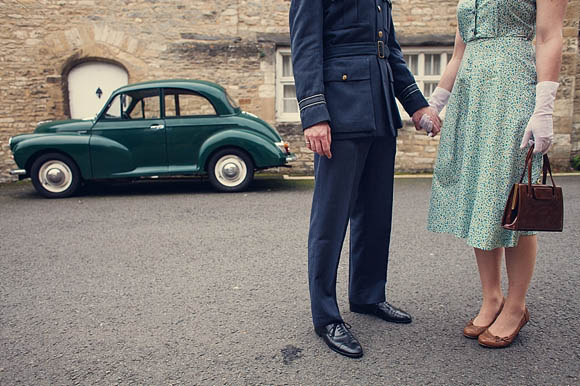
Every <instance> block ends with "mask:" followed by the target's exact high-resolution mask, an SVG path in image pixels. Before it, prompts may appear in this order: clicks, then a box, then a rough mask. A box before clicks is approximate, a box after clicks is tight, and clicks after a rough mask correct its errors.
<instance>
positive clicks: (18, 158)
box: [12, 133, 92, 179]
mask: <svg viewBox="0 0 580 386" xmlns="http://www.w3.org/2000/svg"><path fill="white" fill-rule="evenodd" d="M12 152H13V154H14V161H15V162H16V164H17V165H18V166H19V167H21V168H23V169H26V172H27V173H30V170H29V169H30V166H31V165H32V162H34V160H35V159H36V158H37V157H38V156H40V155H42V154H46V153H52V152H55V153H62V154H65V155H67V156H69V157H70V158H72V159H73V161H75V162H76V164H77V166H78V167H79V170H80V172H81V176H82V177H83V179H89V178H91V177H92V172H91V161H90V157H89V136H88V135H80V134H77V133H54V134H53V133H51V134H37V135H30V136H29V137H28V138H26V139H23V140H22V141H19V142H18V143H17V144H15V145H14V148H13V149H12Z"/></svg>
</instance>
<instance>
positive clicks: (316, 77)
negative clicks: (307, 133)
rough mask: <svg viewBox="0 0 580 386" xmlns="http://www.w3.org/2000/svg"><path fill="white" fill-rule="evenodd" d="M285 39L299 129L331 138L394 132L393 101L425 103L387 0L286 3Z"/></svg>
mask: <svg viewBox="0 0 580 386" xmlns="http://www.w3.org/2000/svg"><path fill="white" fill-rule="evenodd" d="M290 38H291V46H292V63H293V66H294V79H295V82H296V96H297V99H298V104H299V107H300V117H301V120H302V127H303V128H305V129H306V128H308V127H310V126H312V125H314V124H316V123H320V122H324V121H328V122H329V123H330V126H331V129H332V134H333V138H336V137H339V138H340V137H361V136H362V137H364V136H376V135H387V134H390V135H396V129H398V128H400V127H402V122H401V117H400V116H399V111H398V109H397V105H396V103H395V97H397V98H398V99H399V101H400V102H401V104H402V105H403V107H404V108H405V110H406V111H407V113H409V115H412V114H413V113H414V112H415V111H417V110H418V109H420V108H421V107H425V106H428V103H427V101H426V100H425V98H424V97H423V94H422V93H421V92H420V90H419V88H418V87H417V84H416V83H415V78H414V77H413V75H412V74H411V72H410V71H409V69H408V67H407V64H406V63H405V60H404V59H403V54H402V52H401V47H400V46H399V43H397V40H396V38H395V30H394V27H393V19H392V15H391V1H390V0H292V4H291V6H290Z"/></svg>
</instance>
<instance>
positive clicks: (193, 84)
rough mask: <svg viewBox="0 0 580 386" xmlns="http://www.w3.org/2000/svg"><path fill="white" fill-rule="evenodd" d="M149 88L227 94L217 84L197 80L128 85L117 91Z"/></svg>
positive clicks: (158, 81)
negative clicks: (184, 89)
mask: <svg viewBox="0 0 580 386" xmlns="http://www.w3.org/2000/svg"><path fill="white" fill-rule="evenodd" d="M149 87H181V88H188V89H192V90H199V89H200V88H201V89H214V90H215V91H220V92H225V89H224V88H223V87H222V86H220V85H219V84H217V83H213V82H208V81H205V80H195V79H164V80H150V81H147V82H139V83H132V84H128V85H126V86H122V87H119V88H118V89H117V90H115V91H133V90H139V89H142V88H149Z"/></svg>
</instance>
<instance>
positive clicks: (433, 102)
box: [413, 87, 451, 137]
mask: <svg viewBox="0 0 580 386" xmlns="http://www.w3.org/2000/svg"><path fill="white" fill-rule="evenodd" d="M449 97H451V93H450V92H449V91H447V90H445V89H444V88H442V87H437V88H436V89H435V91H433V94H431V98H429V106H431V108H432V109H433V110H435V111H436V113H437V119H438V120H439V125H436V123H437V121H435V120H433V119H432V117H431V116H430V115H428V114H424V115H422V116H421V118H420V119H419V127H417V124H416V123H415V128H416V129H417V130H421V129H423V130H425V131H426V132H427V133H428V134H429V136H430V137H434V136H436V135H437V134H438V133H439V132H440V131H441V120H440V119H439V114H440V113H441V111H442V110H443V109H444V108H445V106H446V105H447V102H448V101H449ZM413 122H415V120H414V119H413Z"/></svg>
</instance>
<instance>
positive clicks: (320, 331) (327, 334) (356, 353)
mask: <svg viewBox="0 0 580 386" xmlns="http://www.w3.org/2000/svg"><path fill="white" fill-rule="evenodd" d="M349 329H350V326H347V325H346V324H345V323H344V322H337V323H330V324H327V325H326V326H323V327H316V328H315V329H314V331H316V334H317V335H318V336H320V337H321V338H322V340H324V343H326V344H327V345H328V347H330V349H331V350H333V351H336V352H337V353H339V354H341V355H344V356H347V357H350V358H360V357H362V356H363V351H362V347H361V346H360V343H359V342H358V340H356V338H355V337H354V335H352V334H351V333H350V331H349Z"/></svg>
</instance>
